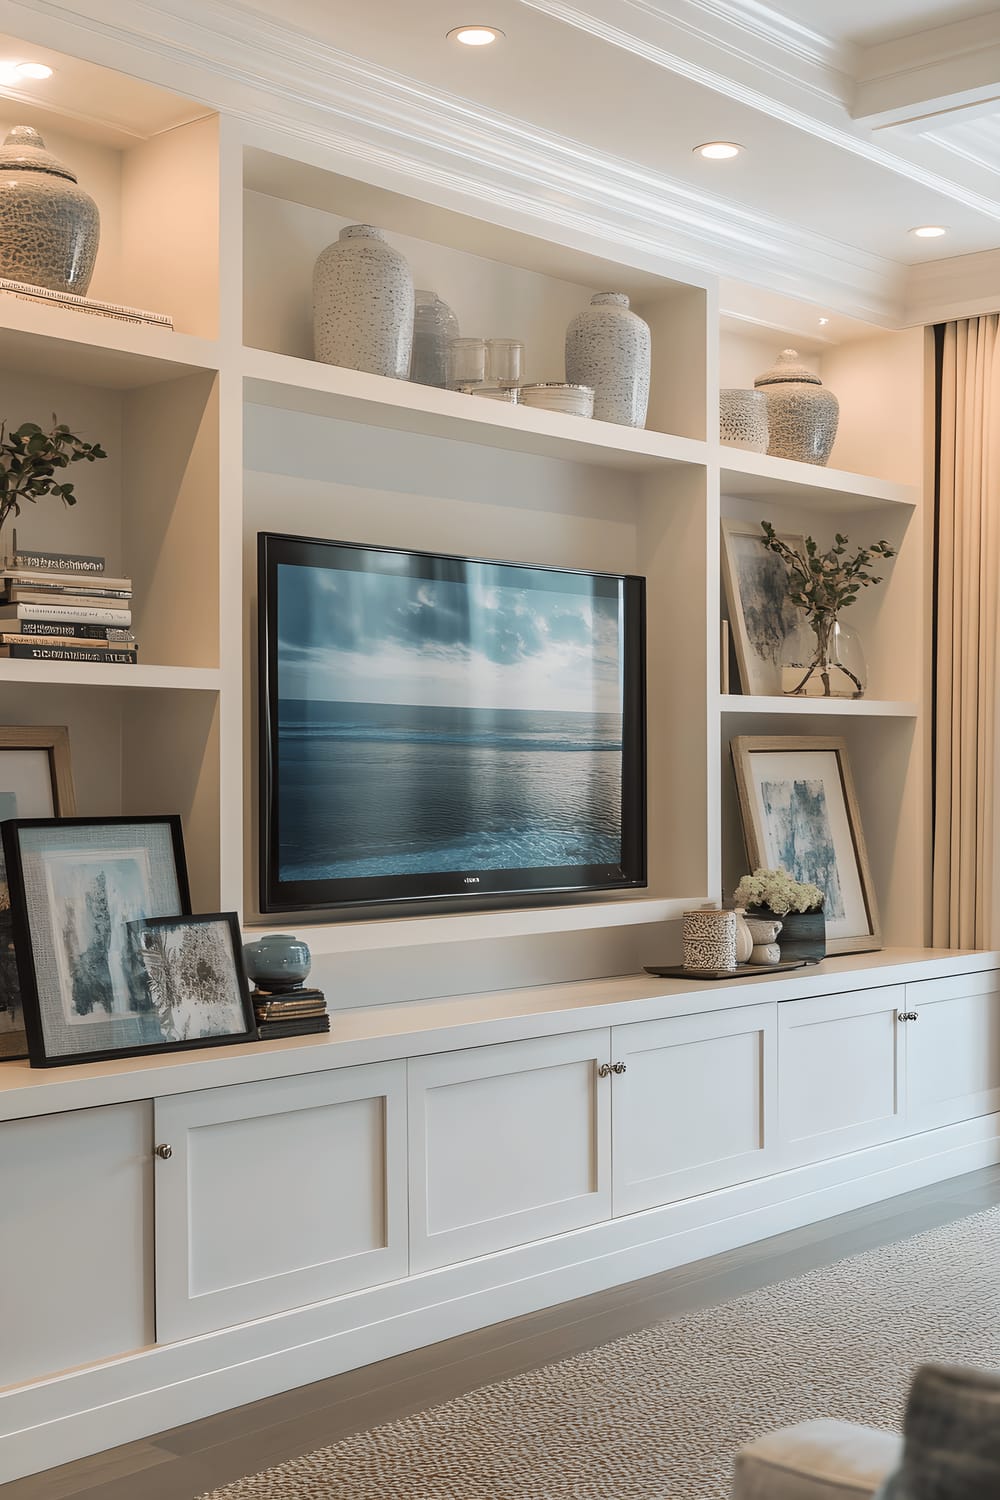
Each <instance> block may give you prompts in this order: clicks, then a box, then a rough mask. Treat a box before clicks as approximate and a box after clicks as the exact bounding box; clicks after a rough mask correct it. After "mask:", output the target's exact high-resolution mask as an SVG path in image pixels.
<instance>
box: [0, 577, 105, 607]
mask: <svg viewBox="0 0 1000 1500" xmlns="http://www.w3.org/2000/svg"><path fill="white" fill-rule="evenodd" d="M5 582H6V587H5V589H4V595H5V596H6V600H7V603H8V604H16V603H17V602H18V595H19V594H24V593H28V594H51V595H52V597H53V598H54V599H131V597H132V590H131V589H109V588H105V587H103V585H100V584H97V583H95V584H94V586H93V587H92V588H91V587H90V586H89V585H88V584H85V583H44V582H43V581H42V580H41V579H38V580H34V579H33V580H32V581H31V582H30V583H19V582H16V581H13V580H5ZM22 602H23V603H28V604H30V603H31V602H32V601H31V600H30V599H27V600H23V601H22Z"/></svg>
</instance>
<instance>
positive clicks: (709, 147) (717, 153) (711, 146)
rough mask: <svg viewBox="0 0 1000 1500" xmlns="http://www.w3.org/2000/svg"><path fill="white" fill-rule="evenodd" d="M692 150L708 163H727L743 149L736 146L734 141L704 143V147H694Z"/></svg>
mask: <svg viewBox="0 0 1000 1500" xmlns="http://www.w3.org/2000/svg"><path fill="white" fill-rule="evenodd" d="M694 149H695V151H696V152H697V153H698V155H699V156H704V157H706V158H707V160H708V161H728V160H729V158H730V157H731V156H739V154H740V152H741V151H742V150H743V147H742V146H737V144H736V142H735V141H706V143H705V145H704V146H695V148H694Z"/></svg>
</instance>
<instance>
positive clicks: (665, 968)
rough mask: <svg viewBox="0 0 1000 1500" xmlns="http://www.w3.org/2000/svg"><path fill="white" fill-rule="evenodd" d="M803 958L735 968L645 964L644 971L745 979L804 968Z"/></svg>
mask: <svg viewBox="0 0 1000 1500" xmlns="http://www.w3.org/2000/svg"><path fill="white" fill-rule="evenodd" d="M807 967H808V965H807V963H806V960H805V959H804V958H783V959H782V960H781V962H780V963H776V964H737V965H736V968H735V969H686V968H685V967H684V965H683V964H646V965H645V966H644V972H645V973H647V974H655V975H656V977H657V978H658V979H745V978H746V976H747V975H748V974H787V972H788V970H789V969H805V968H807Z"/></svg>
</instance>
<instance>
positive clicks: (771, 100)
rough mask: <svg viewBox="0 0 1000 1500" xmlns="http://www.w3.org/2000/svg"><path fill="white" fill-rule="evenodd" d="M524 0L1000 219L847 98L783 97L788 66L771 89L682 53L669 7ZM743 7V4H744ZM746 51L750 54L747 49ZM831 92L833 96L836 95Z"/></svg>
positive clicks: (614, 0) (613, 0)
mask: <svg viewBox="0 0 1000 1500" xmlns="http://www.w3.org/2000/svg"><path fill="white" fill-rule="evenodd" d="M521 3H522V4H524V5H528V6H530V7H531V8H532V9H533V10H538V11H543V12H544V13H545V14H546V15H550V16H552V17H553V18H555V19H557V20H561V21H564V22H565V23H566V24H567V25H570V26H575V27H577V28H578V29H579V30H581V31H585V32H587V33H588V34H589V35H591V36H594V37H598V38H600V39H601V40H602V41H605V42H608V43H610V44H611V45H612V46H615V47H621V48H623V49H624V50H626V51H628V52H631V53H633V54H634V55H635V56H636V57H641V58H644V59H645V60H646V61H647V62H650V63H653V64H654V65H655V66H657V67H660V68H663V69H665V70H666V71H667V72H671V73H677V74H679V75H680V76H681V77H684V78H688V79H690V80H691V82H693V83H697V84H700V85H701V86H702V87H703V88H708V89H712V90H714V91H715V92H716V93H718V94H724V95H725V96H726V97H727V98H728V99H733V100H736V101H737V102H738V103H740V104H744V105H746V106H747V107H748V108H750V109H754V110H757V111H758V113H760V114H763V115H766V116H767V117H768V118H769V119H773V120H780V121H781V122H782V123H783V124H785V125H790V126H792V128H793V129H796V130H801V131H803V132H805V133H806V134H807V135H812V136H815V137H816V138H817V139H818V140H823V141H826V142H827V143H828V144H829V145H831V146H836V147H837V148H838V149H839V150H841V151H846V152H849V153H850V154H851V155H853V156H859V157H861V158H863V159H864V160H865V161H868V162H871V163H872V165H874V166H877V167H881V168H882V169H883V170H885V171H889V172H893V173H895V174H896V176H898V177H904V178H906V179H907V180H908V181H910V182H915V183H918V184H919V185H920V186H921V187H925V188H927V189H928V190H929V191H931V192H934V193H940V194H942V195H943V196H944V197H946V198H949V199H951V200H952V201H953V202H955V203H962V204H964V205H965V207H966V208H971V209H973V210H974V211H975V212H976V213H980V214H983V215H984V216H985V217H986V218H989V219H992V220H994V221H997V222H1000V202H998V201H997V200H996V199H995V198H990V197H987V196H986V195H985V194H983V193H978V192H975V191H973V190H972V189H971V188H966V187H965V186H964V185H963V184H962V183H959V182H956V181H954V179H953V178H950V177H946V176H944V175H942V174H941V173H940V172H934V171H931V170H930V169H929V168H927V167H925V166H923V165H922V164H921V163H919V162H917V161H915V160H912V159H910V158H909V157H905V156H901V155H898V154H896V153H894V152H892V151H888V150H886V149H885V147H883V146H882V145H880V144H878V143H877V142H876V141H874V140H872V139H871V138H870V137H869V136H868V135H866V134H856V133H854V132H853V131H852V130H851V129H850V128H849V122H847V121H846V115H845V106H844V104H843V102H842V101H838V104H837V107H836V108H835V109H831V108H827V109H826V111H825V113H820V112H819V110H817V111H816V113H809V112H808V111H807V110H805V109H803V108H802V107H801V105H800V104H796V103H793V102H791V101H792V99H793V97H794V96H793V93H792V92H791V91H790V92H789V93H788V94H787V95H786V96H785V97H781V96H780V94H779V89H778V88H777V87H774V86H773V85H774V83H775V81H776V79H780V78H781V77H782V76H783V77H784V78H785V79H786V80H787V78H788V76H789V75H788V72H787V69H785V68H782V69H780V70H779V69H773V68H770V67H768V68H766V69H765V70H764V72H765V76H767V77H768V79H769V81H770V82H771V83H772V88H771V90H770V92H768V93H764V92H762V91H761V89H760V88H758V87H756V86H755V84H749V83H744V82H740V81H739V80H738V79H737V78H736V77H734V76H732V75H727V74H724V73H722V72H719V71H718V69H717V67H713V66H711V65H710V64H709V63H708V62H707V61H706V62H696V61H693V60H692V59H690V58H687V57H683V56H681V54H680V53H679V52H678V51H677V50H676V48H675V47H674V46H672V45H671V43H672V29H673V26H674V22H673V19H672V16H671V18H670V19H668V18H667V17H666V15H665V13H664V12H662V11H660V10H659V9H658V7H654V6H653V5H652V4H650V3H649V0H600V6H599V8H600V11H601V16H597V15H596V14H595V12H594V10H593V9H584V8H581V5H580V4H578V3H571V0H521ZM589 3H590V4H591V5H593V4H594V0H589ZM682 3H683V0H682ZM687 3H689V4H691V3H693V4H695V5H699V6H702V7H703V6H704V5H707V4H711V3H714V0H687ZM731 3H733V0H731ZM740 9H741V10H742V9H743V7H742V6H741V7H740ZM608 13H614V14H616V15H617V17H618V19H619V21H620V22H621V23H623V24H620V25H615V24H612V23H611V22H610V21H608V20H606V19H604V17H605V16H606V15H607V14H608ZM638 15H641V16H642V17H644V18H646V19H647V20H648V19H649V18H651V17H654V16H655V18H656V19H657V20H658V21H661V22H662V25H661V26H660V35H658V36H655V37H651V36H650V35H647V34H645V33H644V34H642V35H640V34H639V33H638V32H637V31H633V30H629V29H627V27H626V26H625V25H624V23H625V22H627V21H629V22H631V23H632V24H633V25H634V24H635V18H636V16H638ZM647 29H648V28H647ZM744 56H746V54H745V53H744ZM748 61H751V63H752V66H751V68H750V70H749V72H750V75H751V76H753V77H754V78H755V79H756V78H757V77H759V75H760V72H761V65H760V62H759V61H758V60H756V59H748ZM798 87H799V88H801V82H799V83H798ZM812 92H813V93H814V94H817V95H818V93H819V90H818V89H816V88H815V87H814V88H813V89H812ZM828 97H830V98H832V96H828Z"/></svg>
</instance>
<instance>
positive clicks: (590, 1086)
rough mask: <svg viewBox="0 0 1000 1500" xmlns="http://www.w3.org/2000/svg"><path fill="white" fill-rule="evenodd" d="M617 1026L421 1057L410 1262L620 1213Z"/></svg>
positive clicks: (514, 1241) (413, 1078)
mask: <svg viewBox="0 0 1000 1500" xmlns="http://www.w3.org/2000/svg"><path fill="white" fill-rule="evenodd" d="M609 1046H610V1033H609V1032H608V1031H607V1030H606V1029H605V1030H600V1031H582V1032H576V1033H574V1034H572V1035H570V1036H555V1037H542V1038H539V1039H537V1040H530V1041H523V1042H509V1043H503V1044H501V1045H499V1046H493V1047H474V1048H470V1049H468V1050H467V1051H463V1052H447V1053H442V1054H439V1055H436V1056H432V1057H420V1058H415V1059H411V1060H410V1063H409V1123H410V1269H411V1270H412V1271H426V1270H430V1269H431V1268H432V1267H434V1266H443V1265H450V1264H452V1263H453V1262H455V1261H460V1260H468V1259H469V1258H470V1257H472V1256H475V1255H485V1254H488V1253H489V1252H490V1251H494V1250H503V1249H506V1248H507V1247H509V1246H511V1245H522V1244H526V1243H527V1242H528V1241H529V1240H538V1239H543V1238H544V1237H545V1236H546V1235H551V1234H559V1233H561V1232H563V1231H565V1230H568V1229H579V1228H580V1227H581V1226H582V1225H584V1224H594V1223H597V1222H598V1221H599V1220H601V1219H608V1218H610V1217H611V1077H610V1074H609V1073H605V1075H604V1076H601V1075H600V1074H599V1071H598V1070H599V1069H600V1068H601V1067H602V1065H603V1066H604V1067H605V1068H606V1067H607V1064H608V1062H609V1056H608V1051H609Z"/></svg>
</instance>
